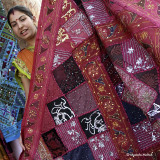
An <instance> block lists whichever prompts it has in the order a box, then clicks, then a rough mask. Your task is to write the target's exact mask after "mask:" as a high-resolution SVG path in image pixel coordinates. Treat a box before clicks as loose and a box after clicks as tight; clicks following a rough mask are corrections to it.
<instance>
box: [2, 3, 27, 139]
mask: <svg viewBox="0 0 160 160" xmlns="http://www.w3.org/2000/svg"><path fill="white" fill-rule="evenodd" d="M0 5H1V13H3V14H1V16H0V24H1V28H0V130H1V131H2V133H3V136H4V138H5V141H6V142H10V141H13V140H15V139H17V138H18V137H19V136H20V130H21V122H22V114H23V109H24V104H25V96H24V92H23V91H22V90H21V89H20V87H19V85H18V83H17V82H16V80H15V78H14V67H13V66H12V60H13V58H14V57H16V55H17V53H18V52H19V48H18V47H17V42H16V39H15V38H14V36H13V33H12V30H11V29H10V27H9V25H8V23H7V18H6V16H5V12H4V9H3V6H2V3H1V1H0Z"/></svg>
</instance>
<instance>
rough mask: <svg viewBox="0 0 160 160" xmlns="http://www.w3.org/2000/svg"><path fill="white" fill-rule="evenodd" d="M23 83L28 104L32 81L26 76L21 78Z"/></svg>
mask: <svg viewBox="0 0 160 160" xmlns="http://www.w3.org/2000/svg"><path fill="white" fill-rule="evenodd" d="M21 81H22V84H23V87H24V91H25V95H26V102H27V99H28V94H29V86H30V80H29V79H28V78H27V77H26V76H21Z"/></svg>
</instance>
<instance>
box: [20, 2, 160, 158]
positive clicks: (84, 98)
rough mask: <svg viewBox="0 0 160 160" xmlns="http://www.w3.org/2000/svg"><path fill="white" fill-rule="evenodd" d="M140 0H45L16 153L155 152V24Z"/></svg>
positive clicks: (106, 154) (65, 155)
mask: <svg viewBox="0 0 160 160" xmlns="http://www.w3.org/2000/svg"><path fill="white" fill-rule="evenodd" d="M144 1H145V0H144ZM144 1H140V2H142V4H144V6H143V5H142V6H141V3H140V4H139V3H137V1H136V4H135V1H134V3H131V2H130V1H129V2H128V1H125V0H123V1H122V2H121V1H117V0H114V1H110V0H83V2H82V4H83V7H84V10H85V13H86V14H85V13H84V11H82V10H81V9H79V8H78V7H77V5H76V4H75V3H74V2H73V1H72V0H58V1H56V0H44V1H42V6H44V7H43V8H42V10H41V15H40V16H41V17H42V18H41V19H40V21H39V26H38V33H37V42H36V47H35V55H36V57H35V61H34V65H33V72H32V78H31V88H30V93H29V98H28V102H27V106H26V109H25V114H24V119H23V123H22V137H23V140H24V144H25V147H26V150H25V151H24V153H23V154H22V155H21V158H20V159H22V160H25V159H35V158H36V159H43V158H42V157H43V156H42V154H41V152H40V149H39V148H40V147H41V148H44V149H46V153H48V156H49V157H50V155H51V156H52V158H53V159H56V160H58V159H60V160H61V159H63V160H68V159H71V160H74V159H80V160H81V159H96V160H98V159H101V160H103V159H106V158H107V159H124V160H127V159H133V160H134V159H135V160H139V159H142V157H143V159H152V158H153V157H154V155H156V156H157V158H159V156H160V154H159V146H160V143H159V137H158V135H159V134H158V133H157V132H158V130H157V128H155V125H153V123H154V122H155V120H157V119H158V117H156V116H158V113H159V101H158V100H159V66H158V63H159V62H158V61H157V60H156V59H155V57H158V56H157V52H155V50H152V49H153V48H154V47H155V46H156V43H157V41H154V40H155V39H154V38H153V37H152V36H151V33H149V31H148V29H149V30H150V29H151V28H152V27H153V28H154V27H157V26H155V25H156V24H158V23H154V25H153V21H154V20H152V21H150V18H148V15H147V16H145V14H144V13H150V10H148V8H147V9H146V7H145V6H146V3H147V4H148V3H149V1H147V2H146V3H145V2H144ZM125 4H126V5H125ZM136 5H137V6H138V9H139V10H138V11H137V10H135V8H136V7H135V6H136ZM154 5H158V4H157V3H156V1H155V2H154ZM124 6H128V7H124ZM116 7H117V9H116ZM140 7H141V8H140ZM80 8H82V7H80ZM132 8H133V9H132ZM140 10H141V11H142V14H143V16H145V18H146V19H147V21H146V19H144V17H142V14H139V13H140ZM134 11H135V12H134ZM153 13H154V14H153V15H152V16H154V17H155V19H159V17H158V16H157V13H155V12H153ZM89 20H90V22H89ZM143 23H145V25H144V24H143ZM53 24H54V25H53ZM91 24H92V25H91ZM146 24H150V25H149V28H148V26H147V25H146ZM133 25H134V27H132V26H133ZM138 27H142V28H141V29H140V28H138ZM144 31H145V32H144ZM153 32H154V34H153V35H155V36H156V38H157V34H156V33H158V27H157V30H152V33H153ZM140 35H141V36H140ZM153 39H154V40H153ZM143 40H144V41H143ZM150 46H151V47H150ZM63 53H64V55H63ZM61 55H62V57H61ZM59 57H61V58H59ZM148 74H149V75H155V76H153V77H150V76H148ZM145 77H147V78H148V80H147V81H146V79H145ZM156 77H158V78H156ZM154 80H155V82H153V81H154ZM153 107H154V108H153ZM148 115H149V116H148ZM151 118H152V119H151ZM153 118H154V120H153ZM47 120H50V121H49V123H48V125H47V122H46V121H47ZM152 120H153V121H152ZM156 124H157V125H158V123H156ZM46 125H47V126H46ZM137 126H138V127H137ZM149 127H150V128H149ZM35 133H36V134H35ZM143 134H144V137H143ZM42 140H43V141H42ZM42 146H43V147H42ZM104 146H105V147H104ZM43 151H44V150H42V153H43ZM138 155H140V156H138ZM44 157H46V154H44Z"/></svg>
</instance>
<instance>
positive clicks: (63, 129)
mask: <svg viewBox="0 0 160 160" xmlns="http://www.w3.org/2000/svg"><path fill="white" fill-rule="evenodd" d="M56 131H57V133H58V135H59V136H60V138H61V140H62V142H63V143H64V145H65V146H66V147H67V149H68V150H72V149H74V148H76V147H78V146H79V145H82V144H84V143H85V142H86V136H85V134H84V133H83V131H82V130H81V126H80V124H79V122H78V120H77V119H75V118H73V119H72V120H70V121H68V122H66V123H64V125H60V126H57V127H56Z"/></svg>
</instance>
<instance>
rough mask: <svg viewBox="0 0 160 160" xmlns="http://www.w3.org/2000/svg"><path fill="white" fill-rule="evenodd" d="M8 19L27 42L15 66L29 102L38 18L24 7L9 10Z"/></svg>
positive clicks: (17, 77) (14, 29)
mask: <svg viewBox="0 0 160 160" xmlns="http://www.w3.org/2000/svg"><path fill="white" fill-rule="evenodd" d="M7 19H8V23H9V25H10V26H11V28H12V30H13V32H14V34H15V35H16V37H18V38H19V39H20V40H24V41H25V42H26V48H25V49H23V50H21V51H20V52H19V53H18V56H17V58H16V59H15V60H14V62H13V65H14V66H15V67H16V73H15V77H16V80H17V82H18V83H19V85H20V86H21V87H22V89H24V91H25V95H26V102H27V98H28V93H29V85H30V78H31V71H32V63H33V51H34V45H35V39H36V33H37V27H36V18H35V16H33V14H32V13H31V11H30V10H29V9H27V8H25V7H24V6H15V7H13V8H11V9H10V10H9V12H8V15H7ZM19 140H20V144H21V147H22V149H25V148H24V146H23V144H22V141H21V137H20V138H19ZM17 145H18V144H17ZM21 152H22V150H21V151H17V150H15V151H14V153H16V154H15V156H16V158H17V159H18V158H19V155H20V153H21Z"/></svg>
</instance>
